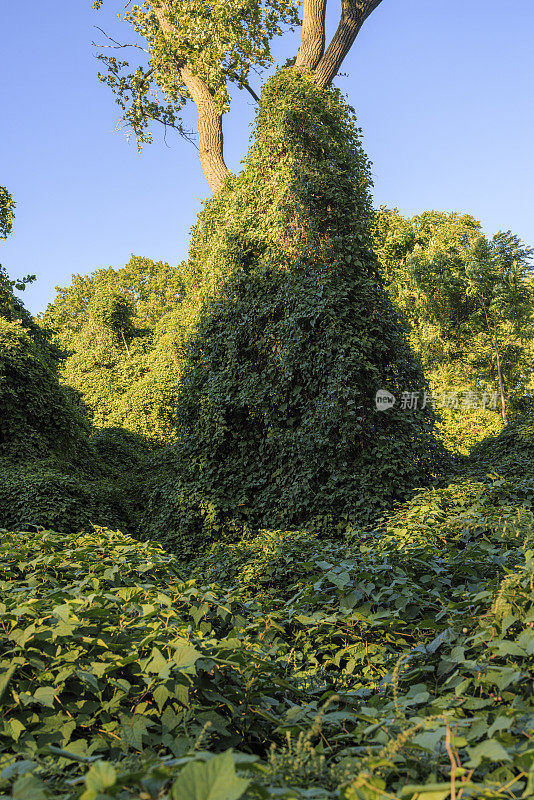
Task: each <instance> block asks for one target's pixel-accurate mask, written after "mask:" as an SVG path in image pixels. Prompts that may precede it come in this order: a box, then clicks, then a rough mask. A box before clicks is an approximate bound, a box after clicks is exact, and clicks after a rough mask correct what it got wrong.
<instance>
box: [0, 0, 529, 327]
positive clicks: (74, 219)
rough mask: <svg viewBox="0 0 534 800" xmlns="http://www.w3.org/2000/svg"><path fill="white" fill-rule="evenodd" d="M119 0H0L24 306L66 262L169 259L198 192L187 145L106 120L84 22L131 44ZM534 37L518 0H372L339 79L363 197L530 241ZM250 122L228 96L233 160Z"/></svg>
mask: <svg viewBox="0 0 534 800" xmlns="http://www.w3.org/2000/svg"><path fill="white" fill-rule="evenodd" d="M123 5H124V0H106V2H105V5H104V10H103V11H101V12H95V11H92V10H91V0H76V2H73V1H72V0H55V2H47V3H44V2H39V3H38V2H35V0H34V2H28V0H25V1H24V0H23V1H22V2H19V3H8V2H7V0H0V10H1V17H2V50H1V53H2V55H1V59H2V63H1V68H2V76H3V80H2V85H1V89H0V98H1V106H0V108H1V109H2V124H1V125H0V185H5V186H7V187H8V189H9V190H10V191H11V192H12V194H13V195H14V196H15V199H16V201H17V219H16V224H15V229H14V233H13V235H12V237H11V238H10V239H9V240H8V241H7V242H4V243H2V242H0V262H1V263H2V264H3V265H4V266H5V267H6V268H7V270H8V272H9V273H10V274H11V275H12V276H13V277H18V276H21V275H25V274H28V273H35V274H36V275H37V278H38V280H37V282H36V283H35V284H33V285H32V286H31V287H29V288H28V289H27V290H26V292H25V294H24V296H23V299H24V301H25V303H26V305H27V307H28V308H29V309H30V310H31V311H32V312H33V313H38V312H40V311H43V310H44V309H45V307H46V304H47V303H48V302H49V301H50V300H51V299H52V298H53V297H54V294H55V292H54V287H55V286H65V285H68V284H69V283H70V276H71V274H72V273H81V274H85V273H88V272H91V271H92V270H94V269H97V268H99V267H104V266H108V265H113V266H116V267H118V266H121V265H123V264H124V263H126V261H127V260H128V259H129V256H130V253H135V254H136V255H140V256H147V257H149V258H153V259H156V260H158V259H162V260H165V261H169V262H170V263H173V264H176V263H178V262H180V261H181V260H182V259H183V258H184V257H185V255H186V253H187V245H188V238H189V231H190V229H191V226H192V225H193V224H194V221H195V217H196V214H197V212H198V210H199V208H200V205H201V202H202V199H203V198H205V197H207V196H208V195H209V192H208V189H207V185H206V183H205V180H204V178H203V175H202V172H201V169H200V165H199V163H198V160H197V154H196V150H195V149H194V148H193V147H192V146H191V145H189V144H187V143H186V142H184V141H183V140H182V139H180V138H178V137H177V136H172V135H170V136H168V137H167V144H165V142H164V141H163V138H162V136H161V132H160V131H159V130H157V131H156V132H155V134H156V135H155V142H154V144H152V145H150V146H147V147H146V148H145V149H144V151H143V153H142V155H140V156H139V155H138V153H137V148H136V145H135V143H134V142H133V141H130V142H129V143H128V142H127V141H126V139H125V136H124V134H123V133H120V132H117V131H116V130H115V125H116V122H117V119H118V108H117V106H116V105H115V103H114V100H113V98H112V96H111V93H110V91H109V89H107V87H105V86H103V85H101V84H100V83H99V81H98V78H97V72H98V62H97V61H96V59H95V50H94V48H92V46H91V42H92V41H93V40H99V41H102V35H101V34H100V33H99V31H97V30H95V29H94V27H93V26H94V25H101V26H102V27H104V28H105V29H106V30H107V31H109V32H111V33H113V34H114V35H117V36H122V38H123V40H124V41H127V40H128V39H129V38H130V39H131V37H129V31H128V29H127V27H126V26H125V25H120V24H119V23H118V22H117V20H116V13H117V11H119V10H120V9H121V8H122V6H123ZM330 5H331V6H333V8H332V11H333V12H334V13H333V14H332V15H331V18H330V20H329V21H330V26H331V27H332V26H333V25H334V23H335V19H334V18H335V16H336V14H337V10H338V9H337V7H338V5H339V4H338V3H337V2H332V0H331V2H330ZM533 32H534V3H532V0H508V2H507V3H503V2H502V0H383V2H382V4H381V6H379V8H378V9H377V10H376V11H375V12H374V14H373V15H372V16H371V17H370V18H369V20H368V21H367V22H366V24H365V26H364V28H363V30H362V31H361V33H360V36H359V37H358V40H357V41H356V44H355V46H354V48H353V51H352V53H351V55H350V56H349V58H348V59H347V61H346V62H345V64H344V66H343V72H344V73H346V77H341V78H340V79H338V81H337V83H338V85H339V86H340V87H341V88H342V90H343V91H344V92H345V93H346V94H347V95H348V98H349V99H350V101H351V103H352V105H354V107H355V108H356V111H357V113H358V117H359V121H360V124H361V126H362V128H363V131H364V144H365V148H366V150H367V153H368V154H369V156H370V158H371V160H372V161H373V174H374V181H375V188H374V202H375V205H377V206H378V205H381V204H386V205H388V206H391V207H393V206H397V207H398V208H399V209H400V210H401V211H402V212H403V213H405V214H414V213H418V212H421V211H424V210H427V209H439V210H454V211H461V212H467V213H471V214H473V215H474V216H475V217H477V218H479V219H480V220H481V221H482V223H483V225H484V228H485V229H486V230H487V231H488V232H489V233H493V232H495V231H496V230H498V229H499V228H501V229H507V228H511V229H512V230H513V231H514V232H515V233H517V234H518V235H519V236H521V237H522V238H523V239H524V241H526V242H527V243H528V244H530V245H534V215H533V213H532V212H533V208H534V153H533V148H532V141H533V128H534V92H533V88H534V48H533V47H532V34H533ZM295 48H296V41H295V39H292V38H291V37H288V38H287V39H285V40H284V41H281V42H278V43H277V44H276V45H275V53H276V55H277V56H278V57H279V58H280V60H281V61H282V62H283V61H285V59H286V58H287V57H289V56H291V55H293V54H294V52H295ZM254 85H255V88H259V81H256V83H255V84H254ZM253 117H254V105H253V102H252V99H251V98H250V97H249V96H248V95H241V96H239V93H238V96H237V97H236V98H235V107H234V109H233V111H232V113H231V114H230V115H229V116H228V117H227V118H226V124H225V135H226V143H227V161H228V163H229V166H230V167H231V168H232V169H234V170H236V169H238V168H239V162H240V159H241V158H242V157H243V155H244V153H245V150H246V147H247V141H248V137H249V134H250V122H251V121H252V119H253ZM193 119H194V116H193V115H191V120H193Z"/></svg>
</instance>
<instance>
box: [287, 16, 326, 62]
mask: <svg viewBox="0 0 534 800" xmlns="http://www.w3.org/2000/svg"><path fill="white" fill-rule="evenodd" d="M326 3H327V0H304V6H303V10H302V37H301V41H300V48H299V52H298V55H297V60H296V61H295V66H296V67H299V68H300V69H304V70H310V71H311V70H313V69H315V67H316V66H317V64H318V63H319V61H320V60H321V58H322V56H323V53H324V46H325V23H326Z"/></svg>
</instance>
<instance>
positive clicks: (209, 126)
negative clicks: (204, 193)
mask: <svg viewBox="0 0 534 800" xmlns="http://www.w3.org/2000/svg"><path fill="white" fill-rule="evenodd" d="M151 6H152V9H153V11H154V14H155V15H156V18H157V20H158V22H159V25H160V28H161V30H162V32H163V35H164V36H166V37H168V36H170V35H171V34H172V26H171V24H170V22H169V21H168V19H167V17H166V13H165V10H166V9H165V2H164V0H162V2H161V4H160V5H156V4H155V3H151ZM176 68H177V70H178V72H179V74H180V78H181V79H182V81H183V82H184V84H185V87H186V89H187V91H188V92H189V94H190V95H191V99H192V100H193V102H194V103H195V105H196V107H197V111H198V142H199V157H200V163H201V165H202V170H203V172H204V175H205V177H206V180H207V181H208V184H209V187H210V189H211V191H212V192H213V194H217V193H218V192H219V191H220V190H221V188H222V185H223V183H224V181H225V180H226V178H227V177H228V176H229V175H230V170H229V169H228V167H227V166H226V163H225V161H224V137H223V129H222V114H221V113H220V111H219V110H218V109H217V107H216V105H215V102H214V99H213V93H212V91H211V90H210V88H209V86H208V84H207V83H206V81H204V80H203V79H202V78H201V77H199V76H198V75H195V74H194V73H193V72H192V70H191V69H190V68H189V67H188V66H187V65H185V64H180V63H178V62H177V63H176Z"/></svg>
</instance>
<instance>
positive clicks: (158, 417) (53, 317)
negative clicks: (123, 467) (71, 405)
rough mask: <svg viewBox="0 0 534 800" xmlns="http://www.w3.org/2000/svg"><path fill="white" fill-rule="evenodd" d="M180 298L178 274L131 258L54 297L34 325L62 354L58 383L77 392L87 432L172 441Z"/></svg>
mask: <svg viewBox="0 0 534 800" xmlns="http://www.w3.org/2000/svg"><path fill="white" fill-rule="evenodd" d="M182 294H183V284H182V279H181V270H180V268H175V267H171V266H169V265H168V264H165V263H163V262H154V261H151V260H150V259H148V258H140V257H138V256H132V257H131V259H130V261H129V262H128V264H126V265H125V266H124V267H122V268H121V269H117V270H115V269H112V268H111V267H109V268H107V269H99V270H96V271H95V272H93V273H92V274H91V275H87V276H85V277H82V276H80V275H74V276H73V281H72V285H71V286H69V287H65V288H60V289H58V293H57V296H56V298H55V300H54V302H53V303H51V304H50V305H49V306H48V308H47V310H46V312H45V314H44V315H43V317H42V320H41V323H42V325H43V326H44V327H46V328H48V329H50V330H51V331H52V332H53V336H54V341H55V342H56V343H57V344H58V345H59V346H60V347H61V348H62V349H63V351H64V352H65V353H66V354H67V357H66V359H65V361H64V364H63V366H62V369H61V377H62V380H63V381H64V382H65V383H66V384H68V385H69V386H71V387H73V388H74V389H76V390H77V391H78V392H80V395H81V397H82V398H83V401H84V403H85V405H86V406H87V408H88V410H89V414H90V418H91V421H92V422H93V424H94V425H96V426H98V427H121V428H126V429H127V430H130V431H132V432H133V433H137V434H139V435H142V436H144V437H146V438H149V439H151V440H152V441H158V442H163V441H169V440H170V439H172V438H173V424H172V416H173V400H172V398H173V394H174V393H175V392H176V388H177V385H178V381H179V374H178V372H177V364H176V360H177V359H176V345H175V339H176V332H175V328H176V322H175V316H176V309H177V308H179V305H180V301H181V298H182Z"/></svg>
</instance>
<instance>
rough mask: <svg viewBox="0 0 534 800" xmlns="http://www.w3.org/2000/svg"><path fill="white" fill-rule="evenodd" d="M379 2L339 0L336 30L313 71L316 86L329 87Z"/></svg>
mask: <svg viewBox="0 0 534 800" xmlns="http://www.w3.org/2000/svg"><path fill="white" fill-rule="evenodd" d="M381 2H382V0H341V19H340V21H339V25H338V28H337V30H336V32H335V34H334V37H333V39H332V41H331V42H330V44H329V45H328V48H327V50H326V53H325V54H324V55H323V56H322V58H321V60H320V61H319V64H318V65H317V67H316V69H315V80H316V83H317V85H318V86H320V87H321V88H323V89H324V88H326V87H327V86H330V84H331V83H332V81H333V79H334V78H335V76H336V75H337V73H338V71H339V68H340V66H341V65H342V63H343V61H344V60H345V58H346V56H347V54H348V52H349V50H350V49H351V47H352V45H353V44H354V40H355V39H356V37H357V35H358V33H359V32H360V28H361V27H362V25H363V23H364V22H365V20H366V19H367V17H368V16H369V15H370V14H371V13H372V12H373V11H374V10H375V8H377V7H378V6H379V5H380V3H381Z"/></svg>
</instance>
